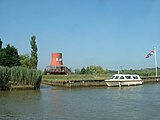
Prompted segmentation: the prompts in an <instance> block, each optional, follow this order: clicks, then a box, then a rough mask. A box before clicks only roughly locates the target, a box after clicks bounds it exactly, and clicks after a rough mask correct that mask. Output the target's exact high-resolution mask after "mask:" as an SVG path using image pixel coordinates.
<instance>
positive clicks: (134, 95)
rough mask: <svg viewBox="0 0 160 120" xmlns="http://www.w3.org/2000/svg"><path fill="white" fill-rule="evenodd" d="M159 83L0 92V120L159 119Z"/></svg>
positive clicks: (48, 87) (44, 87)
mask: <svg viewBox="0 0 160 120" xmlns="http://www.w3.org/2000/svg"><path fill="white" fill-rule="evenodd" d="M159 113H160V84H156V83H154V84H143V85H142V86H131V87H121V88H119V87H86V88H85V87H83V88H62V87H50V86H41V89H40V90H39V91H32V90H25V91H0V120H159V119H160V114H159Z"/></svg>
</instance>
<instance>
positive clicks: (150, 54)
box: [146, 48, 156, 58]
mask: <svg viewBox="0 0 160 120" xmlns="http://www.w3.org/2000/svg"><path fill="white" fill-rule="evenodd" d="M155 52H156V49H155V48H154V49H153V50H152V51H151V52H150V53H149V54H148V55H147V56H146V58H149V57H150V56H152V55H153V54H154V53H155Z"/></svg>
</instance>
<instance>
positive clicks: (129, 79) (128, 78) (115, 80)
mask: <svg viewBox="0 0 160 120" xmlns="http://www.w3.org/2000/svg"><path fill="white" fill-rule="evenodd" d="M105 82H106V84H107V86H119V87H121V86H132V85H142V83H143V80H142V79H141V78H140V76H139V75H136V74H134V75H131V74H115V75H113V77H112V78H111V79H109V80H105Z"/></svg>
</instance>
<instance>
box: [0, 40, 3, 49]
mask: <svg viewBox="0 0 160 120" xmlns="http://www.w3.org/2000/svg"><path fill="white" fill-rule="evenodd" d="M2 43H3V42H2V40H1V38H0V49H2Z"/></svg>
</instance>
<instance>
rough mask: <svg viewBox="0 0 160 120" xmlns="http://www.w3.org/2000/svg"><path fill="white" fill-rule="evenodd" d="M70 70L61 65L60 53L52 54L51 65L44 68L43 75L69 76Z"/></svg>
mask: <svg viewBox="0 0 160 120" xmlns="http://www.w3.org/2000/svg"><path fill="white" fill-rule="evenodd" d="M70 73H71V69H69V68H68V67H66V66H64V65H63V59H62V53H52V60H51V64H50V65H49V66H47V67H46V68H45V74H66V75H67V74H70Z"/></svg>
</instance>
